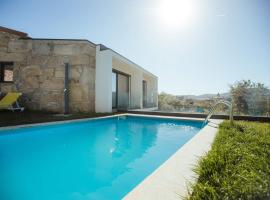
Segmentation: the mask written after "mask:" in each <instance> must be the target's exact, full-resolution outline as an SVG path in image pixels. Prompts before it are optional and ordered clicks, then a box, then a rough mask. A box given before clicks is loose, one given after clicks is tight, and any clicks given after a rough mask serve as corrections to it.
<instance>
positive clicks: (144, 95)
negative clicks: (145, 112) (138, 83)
mask: <svg viewBox="0 0 270 200" xmlns="http://www.w3.org/2000/svg"><path fill="white" fill-rule="evenodd" d="M142 87H143V88H142V89H143V107H144V108H146V107H147V82H146V81H145V80H143V82H142Z"/></svg>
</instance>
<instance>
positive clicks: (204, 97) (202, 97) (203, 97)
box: [177, 92, 230, 100]
mask: <svg viewBox="0 0 270 200" xmlns="http://www.w3.org/2000/svg"><path fill="white" fill-rule="evenodd" d="M177 97H179V98H183V99H195V100H207V99H212V98H214V97H217V94H202V95H177ZM220 97H221V98H224V99H228V98H230V93H229V92H227V93H222V94H220Z"/></svg>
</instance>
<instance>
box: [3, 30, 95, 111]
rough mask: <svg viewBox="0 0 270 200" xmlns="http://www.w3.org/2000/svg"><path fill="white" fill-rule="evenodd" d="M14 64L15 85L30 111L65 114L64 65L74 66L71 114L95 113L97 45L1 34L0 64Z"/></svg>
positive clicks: (12, 88)
mask: <svg viewBox="0 0 270 200" xmlns="http://www.w3.org/2000/svg"><path fill="white" fill-rule="evenodd" d="M3 61H6V62H13V63H14V68H13V77H14V78H13V80H14V81H13V83H3V82H2V83H0V91H1V92H10V91H19V92H22V93H23V97H22V100H23V104H24V106H25V107H26V108H28V109H30V110H46V111H53V112H58V113H62V112H63V111H64V92H63V90H64V63H66V62H68V63H70V66H71V69H70V81H69V87H70V104H69V107H70V111H71V112H73V113H76V112H94V111H95V45H94V44H92V43H90V42H88V41H83V40H47V39H46V40H38V39H20V38H19V37H18V36H16V35H14V34H10V33H6V32H0V62H3Z"/></svg>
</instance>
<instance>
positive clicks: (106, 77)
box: [95, 46, 112, 113]
mask: <svg viewBox="0 0 270 200" xmlns="http://www.w3.org/2000/svg"><path fill="white" fill-rule="evenodd" d="M95 89H96V95H95V96H96V98H95V108H96V112H100V113H105V112H112V52H111V51H110V50H104V51H100V47H99V46H97V48H96V85H95Z"/></svg>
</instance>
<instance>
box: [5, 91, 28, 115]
mask: <svg viewBox="0 0 270 200" xmlns="http://www.w3.org/2000/svg"><path fill="white" fill-rule="evenodd" d="M21 95H22V93H18V92H9V93H7V94H6V96H4V97H3V98H2V99H1V100H0V109H8V110H12V111H13V112H14V111H15V110H20V111H23V110H24V107H21V106H20V105H19V103H18V101H17V100H18V98H19V97H20V96H21Z"/></svg>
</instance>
